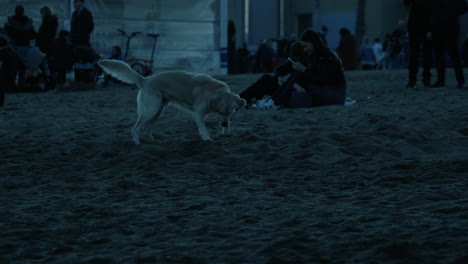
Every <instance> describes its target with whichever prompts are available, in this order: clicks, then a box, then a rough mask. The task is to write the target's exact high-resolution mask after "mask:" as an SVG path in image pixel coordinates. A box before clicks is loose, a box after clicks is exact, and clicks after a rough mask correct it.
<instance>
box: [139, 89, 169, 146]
mask: <svg viewBox="0 0 468 264" xmlns="http://www.w3.org/2000/svg"><path fill="white" fill-rule="evenodd" d="M163 108H164V105H163V100H162V98H161V97H160V96H156V95H148V94H145V95H142V94H139V95H138V120H137V122H136V123H135V125H134V126H133V129H132V137H133V142H135V144H137V145H139V144H140V134H141V133H142V132H145V130H148V129H151V127H152V124H153V122H154V121H155V120H156V119H157V118H158V117H159V115H160V114H161V112H162V109H163Z"/></svg>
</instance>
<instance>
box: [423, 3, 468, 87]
mask: <svg viewBox="0 0 468 264" xmlns="http://www.w3.org/2000/svg"><path fill="white" fill-rule="evenodd" d="M431 4H432V6H431V8H432V12H431V27H432V32H433V42H434V50H435V56H436V63H437V81H436V82H435V83H433V84H432V85H431V86H430V88H435V89H440V88H447V87H446V85H445V70H446V65H445V56H444V55H445V52H447V53H448V55H449V56H450V58H451V59H452V62H453V68H454V71H455V77H456V79H457V86H456V88H458V89H462V88H465V87H464V86H465V78H464V76H463V67H462V62H461V58H460V51H459V50H460V46H459V42H460V22H459V17H460V16H461V15H463V14H465V13H466V12H467V8H468V7H467V3H466V1H465V0H432V2H431Z"/></svg>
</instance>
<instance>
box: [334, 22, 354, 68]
mask: <svg viewBox="0 0 468 264" xmlns="http://www.w3.org/2000/svg"><path fill="white" fill-rule="evenodd" d="M340 36H341V39H340V43H339V45H338V48H336V51H337V52H338V55H339V56H340V58H341V60H342V61H343V68H344V69H345V70H348V71H349V70H356V69H357V66H358V54H357V53H358V47H357V40H356V38H355V37H354V35H353V34H352V33H351V32H350V31H349V30H348V29H347V28H341V29H340Z"/></svg>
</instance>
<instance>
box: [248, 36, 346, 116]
mask: <svg viewBox="0 0 468 264" xmlns="http://www.w3.org/2000/svg"><path fill="white" fill-rule="evenodd" d="M289 55H290V56H289V59H288V60H286V61H285V62H284V63H283V64H282V65H280V66H278V67H277V68H276V69H275V70H274V74H273V75H270V74H265V75H263V76H262V77H261V78H260V79H259V80H258V81H257V82H255V83H254V84H253V85H251V86H250V87H248V88H247V89H246V90H244V91H243V92H242V93H241V94H240V97H241V98H244V99H245V100H246V101H247V103H248V104H249V106H250V107H252V108H262V109H278V108H280V107H312V106H325V105H344V104H345V100H346V86H347V85H346V78H345V75H344V69H343V64H342V61H341V59H340V58H339V56H338V55H337V54H336V53H335V52H334V51H333V50H332V49H330V48H328V47H327V46H326V45H325V43H324V41H323V39H322V37H321V36H320V34H319V33H318V32H316V31H314V30H312V29H307V30H305V31H304V32H303V33H302V35H301V37H300V39H299V40H298V41H295V42H293V43H292V44H291V47H290V54H289ZM264 96H269V98H268V99H263V97H264Z"/></svg>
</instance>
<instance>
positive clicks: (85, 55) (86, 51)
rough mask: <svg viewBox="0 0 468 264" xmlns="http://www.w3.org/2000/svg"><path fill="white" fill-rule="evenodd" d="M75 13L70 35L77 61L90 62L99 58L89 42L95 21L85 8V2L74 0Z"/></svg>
mask: <svg viewBox="0 0 468 264" xmlns="http://www.w3.org/2000/svg"><path fill="white" fill-rule="evenodd" d="M73 6H74V7H75V11H74V12H73V14H72V20H71V26H70V33H71V42H72V45H73V50H74V53H75V59H76V60H78V61H85V62H90V61H94V60H96V58H98V57H99V56H98V55H97V54H96V52H94V50H93V49H92V48H91V44H90V42H89V39H90V35H91V32H93V30H94V20H93V15H92V14H91V12H90V11H89V10H88V9H87V8H86V7H85V6H84V0H74V1H73Z"/></svg>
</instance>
